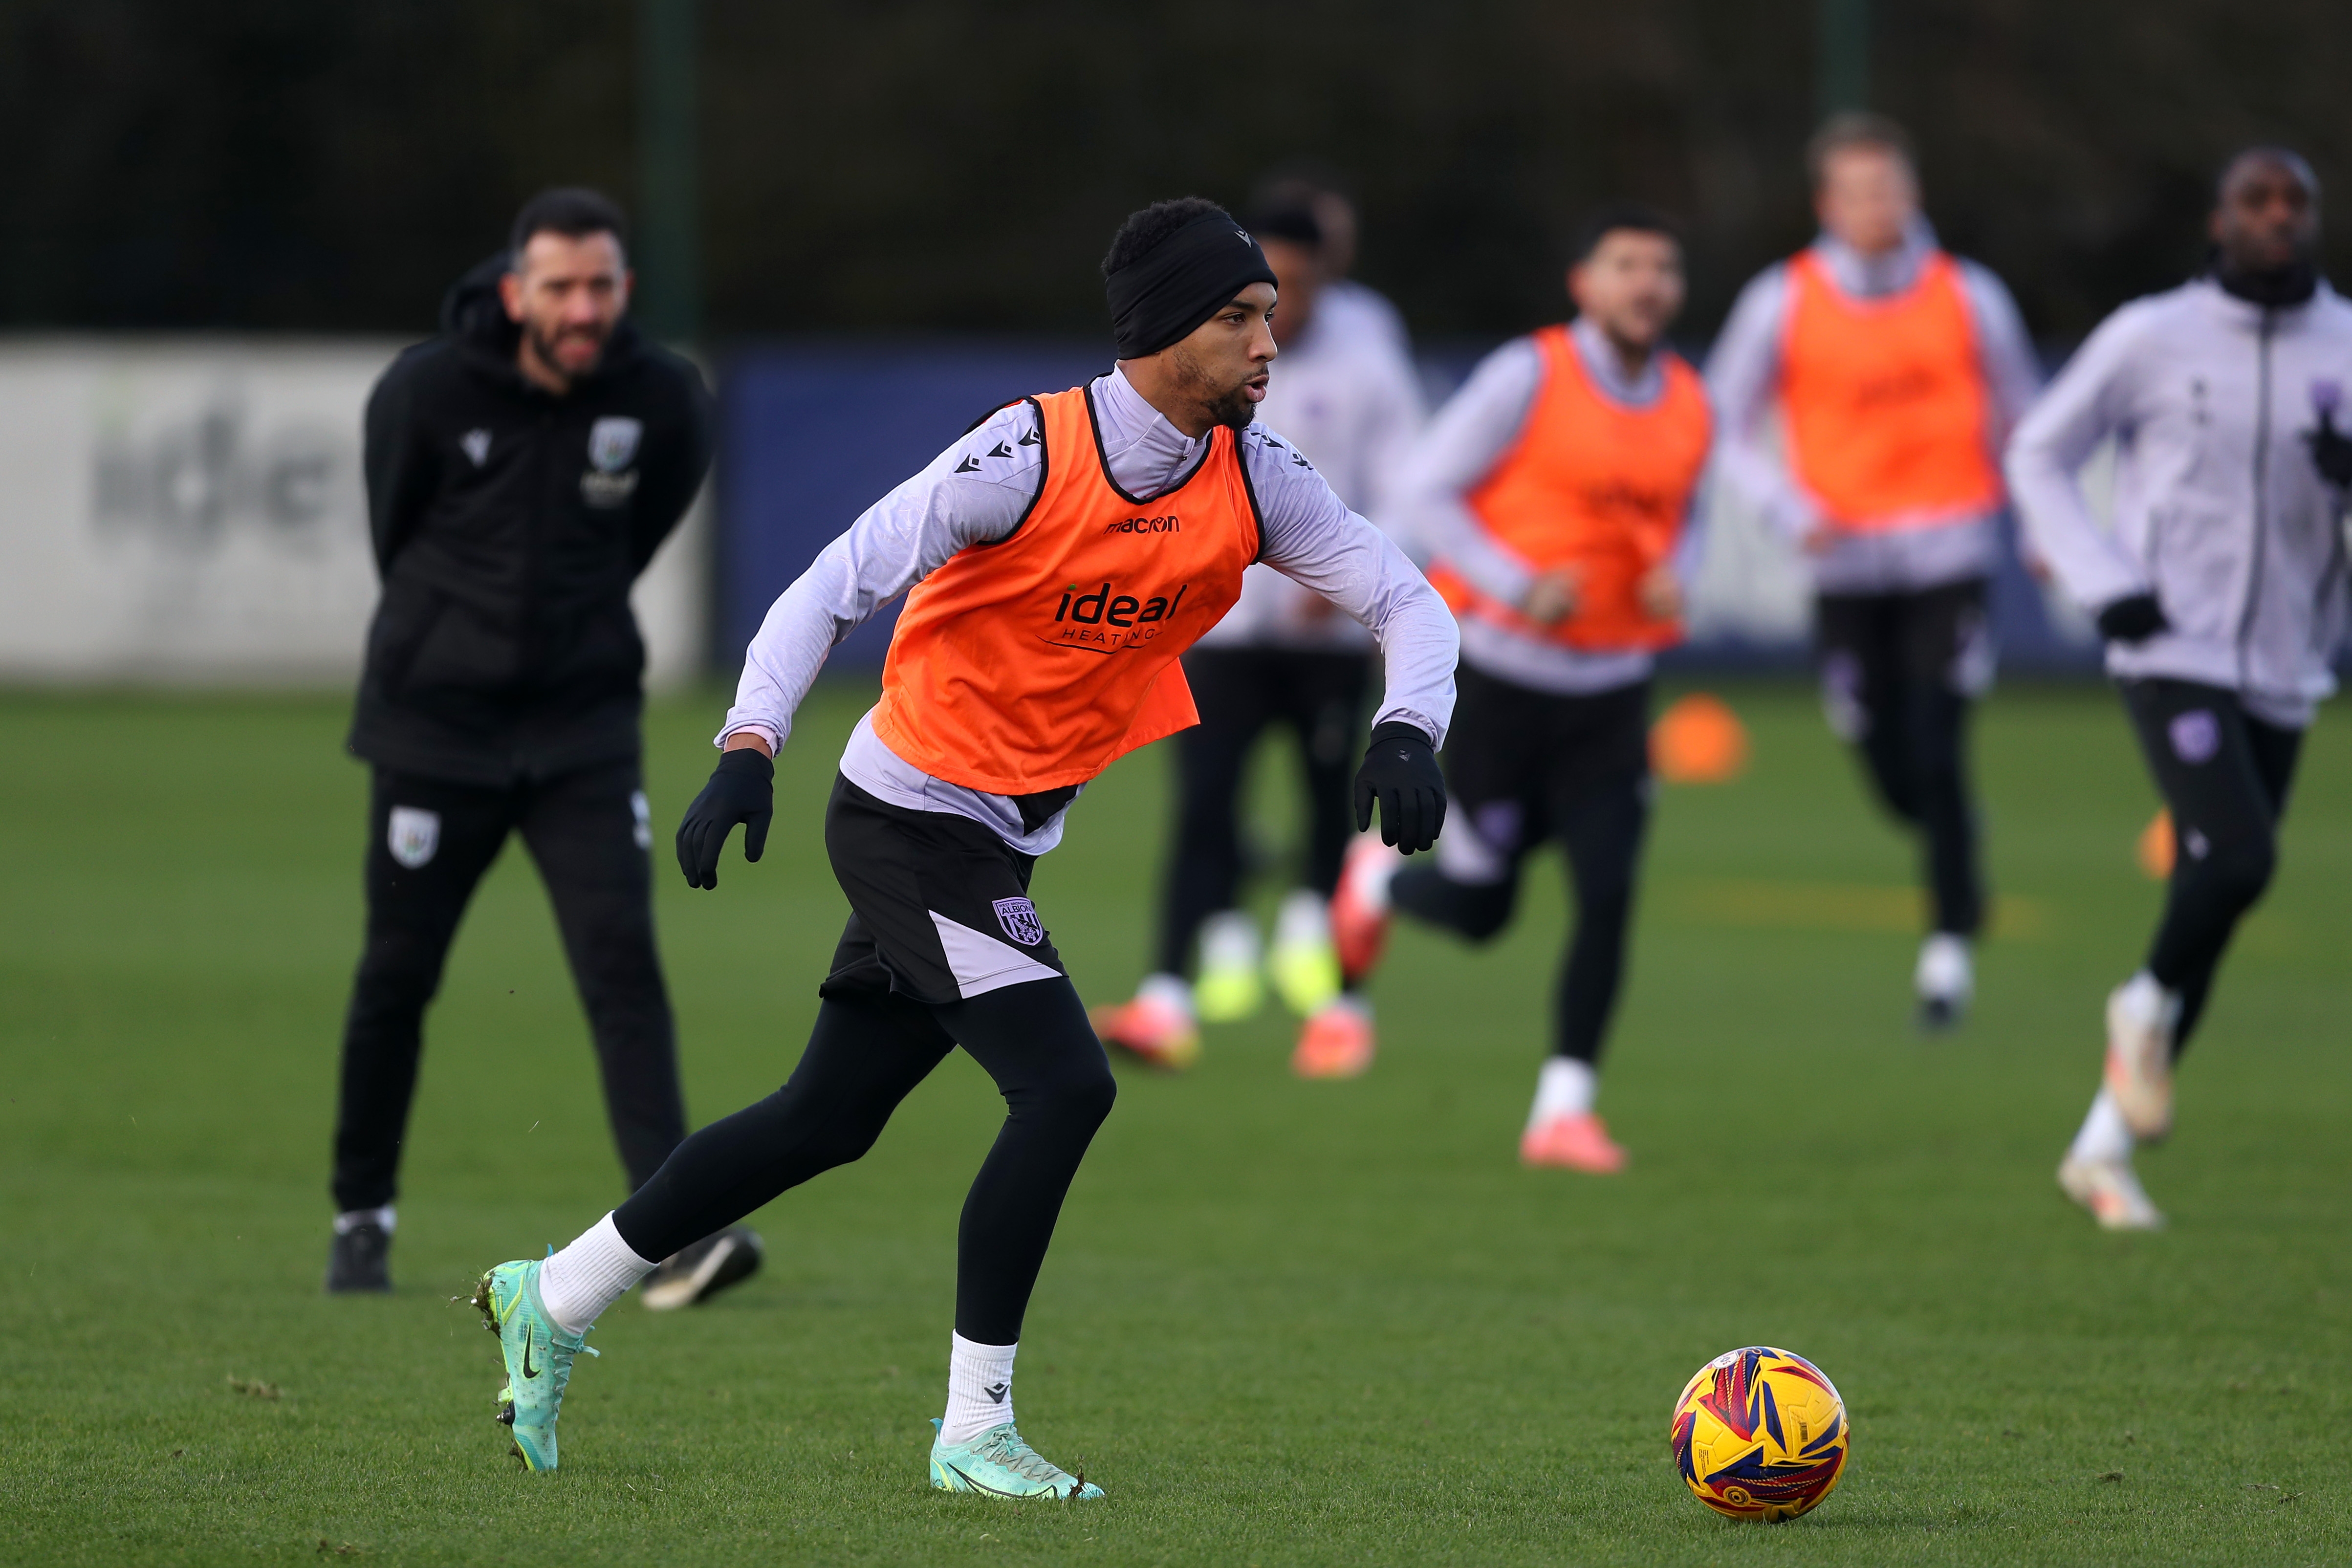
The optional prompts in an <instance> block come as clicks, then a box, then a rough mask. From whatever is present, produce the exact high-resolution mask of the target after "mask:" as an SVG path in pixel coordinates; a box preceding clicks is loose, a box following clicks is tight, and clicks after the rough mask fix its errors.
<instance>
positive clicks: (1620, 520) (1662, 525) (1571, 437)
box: [1332, 207, 1712, 1173]
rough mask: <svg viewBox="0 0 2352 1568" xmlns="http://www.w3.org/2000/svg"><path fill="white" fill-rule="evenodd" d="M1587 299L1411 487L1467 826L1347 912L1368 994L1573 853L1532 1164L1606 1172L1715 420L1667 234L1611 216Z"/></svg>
mask: <svg viewBox="0 0 2352 1568" xmlns="http://www.w3.org/2000/svg"><path fill="white" fill-rule="evenodd" d="M1568 292H1569V297H1570V300H1573V301H1574V302H1575V305H1576V317H1575V320H1574V321H1571V322H1570V323H1569V324H1568V325H1566V326H1563V327H1547V328H1545V329H1544V330H1543V331H1538V332H1534V333H1531V334H1529V335H1528V336H1527V337H1524V338H1518V339H1516V340H1514V341H1513V342H1508V343H1506V344H1504V345H1503V347H1501V348H1499V349H1497V350H1496V351H1495V353H1492V354H1489V355H1488V356H1487V357H1486V359H1485V360H1484V361H1483V362H1481V363H1480V364H1479V365H1478V367H1477V369H1476V370H1475V371H1473V372H1472V373H1471V375H1470V379H1469V380H1468V381H1466V382H1465V383H1464V384H1463V386H1462V390H1461V391H1459V392H1457V393H1456V394H1454V397H1453V399H1452V400H1451V401H1450V402H1448V403H1447V404H1446V405H1445V406H1444V408H1442V409H1441V410H1439V411H1438V414H1437V416H1436V417H1435V418H1434V419H1433V420H1432V421H1431V422H1430V427H1429V432H1428V434H1427V436H1426V437H1423V441H1422V443H1421V445H1420V447H1419V448H1418V449H1417V450H1416V452H1415V453H1414V456H1413V459H1412V464H1411V465H1410V467H1409V468H1408V469H1407V471H1406V473H1405V475H1404V477H1403V479H1402V484H1401V488H1402V491H1403V495H1402V515H1403V517H1404V518H1405V519H1406V521H1407V523H1408V525H1409V526H1410V527H1412V529H1413V531H1415V533H1416V534H1417V535H1418V536H1419V541H1420V542H1421V544H1422V546H1423V548H1424V549H1426V550H1427V552H1429V554H1430V556H1431V558H1432V563H1431V567H1430V579H1431V581H1432V582H1433V583H1434V584H1436V586H1437V588H1438V590H1439V592H1441V593H1443V594H1444V595H1445V598H1446V602H1447V603H1448V604H1450V605H1453V606H1454V614H1455V616H1457V617H1458V618H1459V620H1460V622H1461V626H1462V670H1461V690H1462V700H1461V706H1460V708H1459V710H1457V712H1456V714H1455V719H1454V734H1453V738H1452V740H1451V741H1450V742H1448V744H1447V746H1446V750H1445V773H1446V779H1447V784H1448V788H1449V790H1450V792H1451V796H1452V800H1453V816H1452V820H1451V822H1450V824H1449V826H1447V828H1446V832H1445V835H1444V837H1442V838H1440V839H1439V840H1438V842H1437V854H1436V857H1435V864H1433V865H1429V866H1412V867H1407V866H1405V864H1404V862H1403V860H1402V858H1401V857H1399V856H1398V855H1397V853H1396V852H1395V851H1394V850H1393V849H1390V848H1388V847H1384V846H1382V845H1380V844H1378V843H1375V842H1373V841H1372V840H1370V839H1369V838H1367V839H1364V840H1362V841H1361V842H1360V843H1359V844H1358V846H1357V847H1355V848H1354V849H1353V850H1351V851H1350V852H1349V858H1348V868H1347V872H1346V875H1345V876H1344V877H1343V879H1341V882H1340V887H1339V897H1338V898H1337V899H1335V900H1333V904H1332V915H1333V921H1334V924H1335V925H1336V927H1337V929H1338V933H1339V952H1340V956H1341V958H1342V960H1343V962H1344V963H1346V965H1347V967H1348V971H1349V975H1350V976H1351V977H1353V978H1360V977H1361V976H1362V975H1364V974H1365V973H1368V972H1369V971H1370V969H1371V968H1372V966H1373V965H1374V964H1375V963H1377V962H1378V961H1379V958H1380V953H1381V948H1382V946H1383V945H1384V943H1385V942H1386V939H1387V934H1388V924H1389V921H1390V919H1391V911H1392V910H1399V909H1401V910H1404V911H1405V912H1407V913H1408V914H1412V915H1415V916H1418V917H1419V918H1421V919H1423V920H1425V921H1430V922H1432V923H1433V924H1435V925H1440V926H1444V928H1446V929H1447V930H1450V931H1455V932H1457V933H1459V934H1460V935H1462V936H1465V937H1467V938H1468V939H1470V940H1471V941H1473V942H1485V941H1486V940H1488V939H1489V938H1491V937H1493V936H1494V935H1496V933H1497V932H1499V931H1501V930H1502V929H1503V927H1504V926H1505V925H1506V924H1507V923H1508V921H1510V918H1511V910H1512V907H1513V905H1514V904H1515V903H1516V902H1517V897H1518V889H1519V875H1520V870H1521V868H1522V867H1523V866H1524V865H1525V864H1526V860H1527V857H1528V855H1529V854H1530V853H1532V852H1533V851H1534V850H1536V849H1537V848H1538V847H1541V846H1542V845H1543V844H1544V842H1545V841H1546V840H1548V839H1552V838H1557V839H1558V840H1559V843H1560V846H1561V847H1562V848H1563V849H1565V850H1566V851H1567V855H1568V863H1569V870H1570V878H1571V880H1572V882H1573V884H1574V887H1575V892H1576V931H1575V936H1574V938H1573V940H1572V941H1571V942H1570V944H1569V949H1568V952H1567V954H1566V956H1565V959H1564V962H1563V963H1562V964H1561V967H1560V971H1559V981H1558V987H1559V989H1558V1000H1557V1003H1556V1005H1555V1010H1554V1015H1553V1020H1554V1021H1553V1035H1552V1055H1551V1058H1550V1059H1549V1061H1547V1062H1546V1063H1545V1064H1544V1068H1543V1071H1542V1074H1541V1075H1540V1077H1539V1078H1538V1080H1537V1086H1536V1098H1535V1104H1534V1107H1533V1108H1532V1109H1531V1110H1529V1112H1528V1125H1527V1131H1526V1134H1525V1136H1524V1137H1523V1138H1522V1139H1521V1141H1520V1143H1519V1153H1520V1157H1521V1159H1523V1160H1524V1161H1525V1162H1526V1163H1528V1164H1531V1165H1555V1166H1562V1167H1566V1168H1568V1169H1571V1170H1579V1171H1591V1172H1596V1173H1609V1172H1613V1171H1616V1170H1619V1169H1622V1167H1623V1165H1624V1163H1625V1153H1624V1151H1623V1150H1622V1149H1621V1148H1619V1147H1618V1145H1617V1144H1616V1143H1615V1142H1613V1141H1612V1139H1611V1138H1610V1136H1609V1130H1608V1128H1607V1127H1606V1125H1604V1124H1603V1122H1602V1121H1601V1118H1600V1116H1599V1114H1598V1113H1597V1112H1595V1110H1593V1100H1594V1095H1595V1091H1596V1090H1597V1089H1598V1087H1599V1079H1598V1070H1599V1064H1600V1059H1601V1046H1602V1043H1603V1041H1604V1039H1605V1038H1606V1036H1607V1032H1608V1027H1609V1017H1610V1014H1611V1012H1612V1009H1613V1008H1614V1007H1615V1005H1616V1001H1617V991H1618V984H1619V981H1620V979H1621V977H1622V974H1623V973H1624V966H1625V931H1626V927H1627V925H1628V923H1629V922H1630V921H1631V919H1632V915H1633V879H1634V875H1635V871H1636V869H1637V868H1638V864H1639V860H1640V856H1641V847H1642V835H1643V827H1644V826H1645V825H1646V823H1647V821H1648V817H1649V808H1650V795H1651V779H1650V766H1649V714H1650V673H1651V656H1652V653H1653V651H1654V649H1657V648H1661V647H1667V646H1669V645H1671V644H1673V643H1675V642H1676V641H1679V640H1680V638H1681V635H1682V626H1681V617H1682V613H1683V603H1684V596H1685V584H1686V583H1687V582H1688V581H1689V579H1690V577H1691V575H1692V574H1693V571H1694V568H1695V565H1696V540H1697V535H1696V531H1695V530H1693V529H1692V528H1691V526H1690V521H1691V516H1692V510H1693V505H1694V502H1695V501H1696V498H1697V494H1698V487H1699V478H1700V475H1701V473H1702V471H1703V470H1704V469H1705V468H1706V458H1707V448H1708V444H1709V441H1710V439H1711V436H1712V421H1711V419H1710V417H1709V415H1708V411H1707V401H1706V389H1705V387H1704V386H1703V385H1702V384H1701V383H1700V381H1699V378H1698V374H1697V373H1696V371H1694V370H1692V369H1691V367H1690V366H1689V365H1688V364H1686V363H1684V362H1683V360H1682V359H1681V357H1680V356H1679V355H1677V354H1675V353H1674V352H1673V351H1672V350H1671V349H1668V348H1667V347H1666V346H1665V333H1666V329H1667V327H1668V326H1669V325H1670V324H1672V322H1673V321H1674V319H1675V315H1676V314H1677V313H1678V312H1679V311H1680V310H1681V309H1682V303H1683V292H1684V285H1683V260H1682V245H1681V242H1680V240H1679V239H1678V237H1676V234H1675V229H1674V227H1673V226H1672V225H1671V224H1670V223H1669V221H1668V220H1667V219H1666V218H1664V217H1663V216H1660V215H1658V214H1656V213H1653V212H1650V211H1647V210H1645V209H1643V208H1638V207H1622V208H1617V209H1613V210H1611V211H1608V212H1604V213H1602V214H1601V215H1599V216H1596V217H1595V218H1593V219H1592V220H1591V223H1590V224H1588V225H1587V226H1586V228H1585V230H1584V232H1583V234H1582V236H1581V237H1580V240H1579V242H1578V246H1577V253H1576V259H1575V262H1574V265H1573V266H1571V267H1570V269H1569V273H1568Z"/></svg>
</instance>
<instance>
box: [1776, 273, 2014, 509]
mask: <svg viewBox="0 0 2352 1568" xmlns="http://www.w3.org/2000/svg"><path fill="white" fill-rule="evenodd" d="M1789 296H1790V298H1789V312H1788V324H1787V329H1786V335H1785V337H1784V338H1783V340H1782V342H1781V344H1780V408H1781V416H1782V419H1783V421H1784V422H1785V424H1786V427H1787V441H1788V451H1789V466H1790V470H1791V471H1792V472H1793V473H1794V474H1795V476H1796V479H1797V481H1798V483H1800V484H1801V485H1802V486H1803V487H1804V488H1805V489H1806V490H1807V491H1809V492H1810V493H1811V494H1812V495H1813V496H1814V497H1815V498H1816V499H1817V500H1820V501H1821V503H1822V506H1823V507H1825V508H1826V509H1827V510H1828V512H1829V521H1831V523H1832V525H1833V526H1835V527H1838V528H1841V529H1846V530H1850V531H1856V532H1864V533H1885V532H1893V531H1898V530H1902V529H1908V528H1932V527H1935V526H1936V525H1937V524H1938V523H1944V522H1949V521H1954V520H1956V519H1958V518H1963V517H1968V516H1972V515H1977V514H1981V513H1983V512H1988V511H1990V510H1993V509H1994V508H1996V507H1998V506H2000V503H2001V497H2002V493H2003V492H2002V489H2001V482H2000V469H1999V468H1996V467H1995V466H1994V464H1993V455H1992V447H1991V405H1992V399H1991V395H1990V391H1989V390H1988V389H1987V387H1986V385H1985V377H1984V370H1983V366H1982V364H1981V363H1980V361H1979V358H1978V355H1977V335H1976V328H1975V326H1974V324H1973V323H1972V322H1971V321H1970V319H1969V301H1968V293H1967V289H1966V288H1965V286H1964V285H1963V284H1962V282H1961V280H1960V269H1959V267H1958V264H1957V263H1956V262H1954V261H1953V260H1952V258H1950V257H1948V256H1947V255H1945V254H1944V253H1943V252H1942V251H1940V250H1938V251H1935V252H1932V253H1930V254H1929V256H1928V258H1927V263H1926V265H1924V266H1923V267H1921V268H1920V269H1919V276H1918V278H1917V279H1916V280H1915V281H1914V282H1913V283H1912V285H1911V287H1910V288H1908V289H1905V290H1904V291H1903V292H1902V293H1900V294H1896V295H1893V296H1891V297H1889V298H1886V299H1884V300H1858V299H1855V298H1854V297H1853V296H1852V295H1850V294H1848V293H1846V292H1845V291H1844V290H1843V289H1840V288H1839V287H1838V286H1837V284H1836V283H1835V281H1833V280H1832V279H1831V277H1830V275H1829V269H1828V268H1826V267H1824V266H1823V265H1822V261H1821V258H1818V257H1816V256H1815V255H1813V254H1812V252H1811V251H1806V252H1804V253H1802V254H1801V255H1800V256H1798V257H1797V258H1795V259H1794V260H1792V261H1790V263H1789Z"/></svg>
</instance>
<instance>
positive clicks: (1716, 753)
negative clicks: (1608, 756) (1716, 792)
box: [1650, 691, 1748, 784]
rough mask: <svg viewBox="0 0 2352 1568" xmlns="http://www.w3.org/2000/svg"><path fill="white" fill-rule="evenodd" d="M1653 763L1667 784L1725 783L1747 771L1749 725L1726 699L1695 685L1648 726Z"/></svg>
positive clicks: (1651, 760) (1651, 762)
mask: <svg viewBox="0 0 2352 1568" xmlns="http://www.w3.org/2000/svg"><path fill="white" fill-rule="evenodd" d="M1650 765H1651V766H1652V767H1653V768H1654V769H1656V770H1657V773H1658V776H1659V777H1660V778H1662V779H1664V780H1665V781H1666V782H1667V783H1668V784H1727V783H1728V782H1730V781H1731V780H1733V779H1736V778H1738V776H1739V775H1740V774H1741V773H1745V772H1747V771H1748V727H1747V726H1746V725H1744V724H1742V723H1741V722H1740V721H1739V715H1738V714H1737V713H1734V712H1733V711H1732V710H1731V709H1730V708H1729V707H1728V706H1727V704H1726V703H1725V702H1724V700H1723V699H1721V698H1719V697H1716V696H1713V695H1711V694H1710V693H1707V692H1705V691H1694V692H1692V693H1691V694H1690V695H1689V696H1687V697H1685V698H1683V699H1681V700H1679V701H1677V702H1675V704H1674V705H1673V706H1672V707H1670V708H1668V709H1667V710H1665V711H1664V713H1662V714H1660V715H1659V716H1658V721H1657V722H1656V723H1655V724H1654V725H1652V726H1651V727H1650Z"/></svg>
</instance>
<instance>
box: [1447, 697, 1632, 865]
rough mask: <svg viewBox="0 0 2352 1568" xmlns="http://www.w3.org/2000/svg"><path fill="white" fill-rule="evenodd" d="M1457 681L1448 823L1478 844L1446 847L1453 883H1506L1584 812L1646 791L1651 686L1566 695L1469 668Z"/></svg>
mask: <svg viewBox="0 0 2352 1568" xmlns="http://www.w3.org/2000/svg"><path fill="white" fill-rule="evenodd" d="M1454 680H1455V682H1456V685H1457V687H1458V689H1459V691H1460V697H1459V699H1458V700H1456V702H1455V704H1454V723H1453V726H1452V728H1451V729H1450V730H1449V731H1447V734H1446V738H1445V780H1446V788H1447V790H1448V791H1449V793H1450V794H1451V795H1452V802H1451V804H1450V805H1448V807H1447V820H1448V822H1449V823H1452V822H1457V821H1458V822H1460V823H1462V824H1464V825H1465V826H1467V827H1468V828H1469V829H1470V833H1471V836H1472V837H1473V838H1475V846H1474V845H1473V844H1470V843H1457V844H1456V846H1455V847H1454V850H1453V851H1452V852H1451V853H1449V852H1448V851H1447V850H1446V848H1445V845H1444V840H1443V839H1441V840H1440V841H1439V845H1438V864H1439V867H1440V868H1441V869H1444V870H1445V871H1446V873H1447V875H1449V876H1453V875H1455V873H1456V870H1457V869H1458V870H1459V871H1460V872H1461V873H1462V876H1461V877H1460V879H1462V880H1468V881H1479V880H1494V879H1500V878H1501V877H1502V876H1503V875H1504V874H1505V871H1506V868H1507V867H1510V866H1514V865H1516V864H1517V860H1518V858H1519V857H1520V856H1522V855H1524V854H1526V853H1528V851H1529V850H1531V849H1533V848H1534V847H1536V846H1537V845H1538V844H1540V843H1542V842H1543V841H1544V840H1545V839H1547V838H1549V837H1551V836H1552V834H1553V833H1554V832H1555V831H1557V830H1558V829H1559V826H1560V822H1561V819H1562V818H1564V817H1565V816H1568V815H1569V814H1570V813H1572V812H1573V811H1574V810H1575V809H1576V808H1577V807H1579V806H1581V805H1585V804H1586V803H1587V802H1589V801H1591V800H1593V799H1596V798H1598V797H1601V796H1604V795H1624V794H1627V793H1629V792H1630V793H1633V794H1636V795H1640V794H1643V792H1645V791H1646V789H1647V786H1648V781H1649V776H1650V683H1649V682H1648V681H1647V680H1637V681H1635V682H1634V683H1633V684H1632V685H1631V686H1621V687H1617V688H1616V689H1613V690H1609V691H1596V692H1592V693H1591V694H1590V695H1578V696H1565V695H1560V694H1558V693H1554V692H1549V691H1537V690H1533V689H1529V688H1528V687H1524V686H1520V685H1518V684H1517V682H1514V681H1508V680H1501V679H1496V677H1494V676H1491V675H1487V674H1486V673H1485V672H1483V671H1481V670H1479V669H1476V668H1473V667H1471V666H1469V665H1466V664H1465V665H1464V666H1462V667H1461V668H1460V669H1458V670H1457V671H1456V672H1455V674H1454ZM1474 849H1475V850H1476V851H1478V852H1479V853H1478V854H1477V855H1476V856H1475V862H1474V857H1473V855H1472V854H1471V853H1470V852H1471V851H1473V850H1474ZM1449 862H1451V863H1452V864H1449ZM1484 862H1491V867H1489V868H1488V869H1489V872H1490V874H1489V875H1487V876H1485V877H1481V876H1480V875H1478V871H1479V869H1480V865H1481V864H1482V863H1484Z"/></svg>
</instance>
